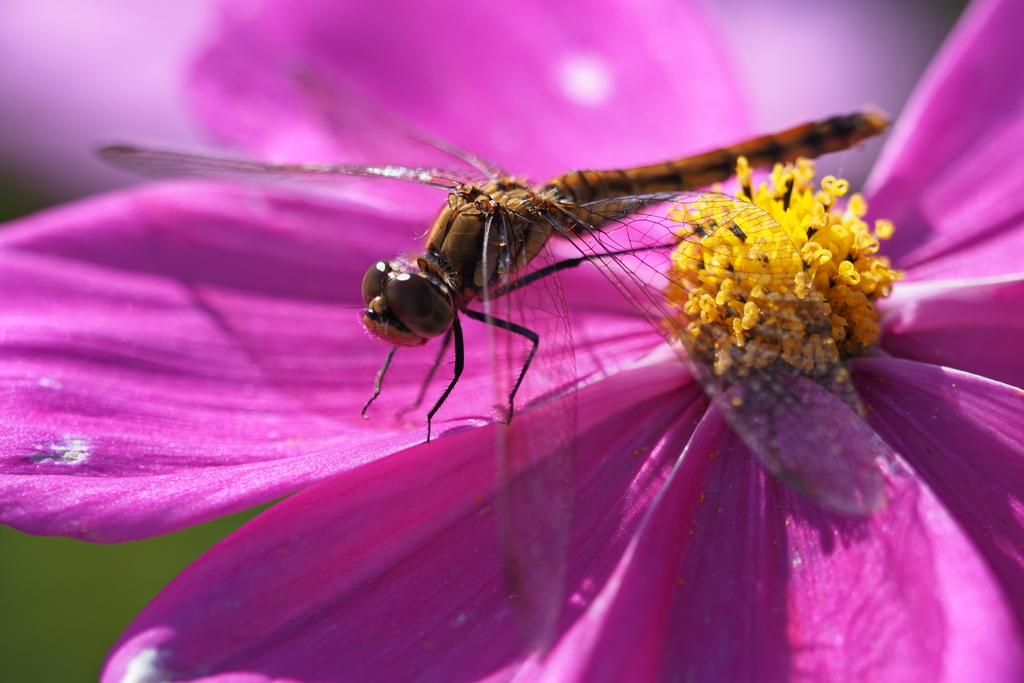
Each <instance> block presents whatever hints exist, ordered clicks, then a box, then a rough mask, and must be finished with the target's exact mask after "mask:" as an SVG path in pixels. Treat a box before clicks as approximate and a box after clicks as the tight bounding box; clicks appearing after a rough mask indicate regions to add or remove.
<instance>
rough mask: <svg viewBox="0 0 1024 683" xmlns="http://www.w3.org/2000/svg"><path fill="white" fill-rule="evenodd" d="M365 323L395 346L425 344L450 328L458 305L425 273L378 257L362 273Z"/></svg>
mask: <svg viewBox="0 0 1024 683" xmlns="http://www.w3.org/2000/svg"><path fill="white" fill-rule="evenodd" d="M363 303H365V304H366V311H365V312H364V313H363V324H364V325H365V326H366V329H367V330H369V331H370V333H371V334H373V335H374V336H376V337H379V338H381V339H383V340H384V341H386V342H388V343H389V344H394V345H395V346H422V345H423V344H426V343H427V340H429V339H431V338H433V337H439V336H441V335H442V334H444V333H445V332H447V331H448V328H450V327H451V326H452V320H454V319H455V306H454V304H453V303H452V299H451V296H449V295H448V294H446V293H445V292H444V290H442V289H441V287H439V286H438V285H437V284H436V283H434V282H432V281H431V280H430V279H429V278H428V277H427V274H426V273H422V272H419V273H407V272H405V271H403V270H401V269H396V268H395V267H394V266H393V265H392V263H391V262H390V261H378V262H377V263H375V264H373V265H372V266H370V269H369V270H367V271H366V275H364V276H363Z"/></svg>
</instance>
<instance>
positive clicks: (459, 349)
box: [427, 311, 473, 443]
mask: <svg viewBox="0 0 1024 683" xmlns="http://www.w3.org/2000/svg"><path fill="white" fill-rule="evenodd" d="M465 312H466V313H467V314H468V313H469V311H465ZM470 317H473V316H470ZM451 333H452V338H453V339H454V340H455V376H454V377H452V381H451V382H449V383H448V387H447V388H446V389H445V390H444V393H443V394H441V398H439V399H437V403H435V404H434V407H433V408H431V409H430V412H429V413H427V443H430V425H431V421H432V420H433V419H434V414H435V413H437V411H438V410H440V409H441V406H443V405H444V402H445V401H447V400H448V395H449V394H451V393H452V389H454V388H455V385H456V384H458V383H459V377H461V376H462V368H463V367H464V366H465V364H466V352H465V347H464V346H463V344H462V324H461V323H460V322H459V316H457V315H456V316H455V318H454V319H453V320H452V327H451ZM446 337H447V335H446ZM446 345H447V342H446ZM435 366H436V364H435ZM431 372H433V371H431Z"/></svg>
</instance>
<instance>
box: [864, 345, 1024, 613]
mask: <svg viewBox="0 0 1024 683" xmlns="http://www.w3.org/2000/svg"><path fill="white" fill-rule="evenodd" d="M854 367H855V369H856V372H857V374H856V379H857V383H858V386H859V387H860V388H861V390H862V392H863V395H864V400H865V401H866V402H867V403H868V404H869V405H870V406H871V407H872V408H873V409H874V410H873V412H872V414H871V422H872V425H873V426H874V427H875V428H876V429H877V430H878V432H879V434H881V435H882V437H883V438H884V439H885V440H886V441H887V442H888V443H889V444H890V445H892V446H893V447H894V448H896V449H897V450H898V451H899V452H900V453H901V454H902V455H903V457H905V458H906V461H907V462H908V463H909V464H910V466H911V467H913V468H914V470H915V471H916V472H917V474H918V475H919V476H920V477H921V479H923V480H924V481H925V482H927V484H928V486H929V487H930V488H931V489H932V490H933V491H934V492H935V495H936V496H937V497H938V498H939V499H940V500H941V501H942V503H943V505H944V506H945V508H946V509H947V510H949V511H950V513H951V514H952V515H953V516H954V517H955V519H956V521H957V523H958V524H959V526H960V527H961V528H963V530H964V532H965V533H966V534H967V535H968V536H969V537H970V539H971V541H972V542H973V544H974V545H975V547H976V548H977V549H978V551H979V552H980V553H981V555H982V556H983V557H984V558H985V560H986V562H987V564H988V565H989V566H990V567H991V568H992V571H993V573H994V574H995V576H996V577H997V578H998V580H999V582H1000V583H1001V584H1002V586H1003V593H1004V595H1005V599H1006V600H1007V603H1008V604H1009V606H1010V607H1011V608H1012V610H1013V612H1014V615H1015V616H1016V620H1017V622H1018V623H1024V553H1022V551H1021V543H1020V541H1021V538H1024V445H1022V444H1024V427H1022V425H1024V420H1022V417H1024V394H1022V392H1021V390H1020V389H1015V388H1013V387H1009V386H1007V385H1005V384H999V383H997V382H993V381H991V380H987V379H983V378H981V377H976V376H974V375H970V374H967V373H964V372H960V371H958V370H952V369H949V368H939V367H935V366H933V365H926V364H922V363H914V362H910V361H902V360H894V359H883V358H878V359H864V360H859V361H857V362H856V364H855V366H854Z"/></svg>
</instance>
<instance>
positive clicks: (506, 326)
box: [462, 259, 583, 424]
mask: <svg viewBox="0 0 1024 683" xmlns="http://www.w3.org/2000/svg"><path fill="white" fill-rule="evenodd" d="M581 260H583V259H581ZM562 263H565V261H562ZM552 265H558V264H557V263H556V264H552ZM571 267H572V266H566V268H571ZM552 272H554V271H552ZM509 291H511V290H509ZM462 312H463V313H465V314H466V315H468V316H469V317H470V318H473V319H474V320H479V321H480V322H482V323H486V324H488V325H494V326H495V327H500V328H501V329H503V330H508V331H509V332H513V333H515V334H518V335H521V336H523V337H526V339H527V340H528V341H529V342H530V353H528V354H527V355H526V362H525V363H523V368H522V370H520V371H519V377H517V378H516V383H515V385H513V387H512V391H510V392H509V394H508V418H507V419H506V420H504V422H505V424H508V423H509V422H511V421H512V412H513V406H514V403H513V401H514V400H515V397H516V392H517V391H519V385H520V384H522V383H523V378H524V377H526V371H527V370H529V369H530V363H532V362H533V357H534V356H535V355H537V347H538V346H540V337H539V336H538V335H537V333H536V332H534V331H533V330H531V329H528V328H526V327H523V326H522V325H517V324H515V323H514V322H510V321H508V320H502V319H501V318H495V317H494V316H493V315H488V314H487V313H480V312H478V311H472V310H469V309H468V308H467V309H463V311H462Z"/></svg>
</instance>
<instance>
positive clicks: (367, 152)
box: [292, 68, 508, 184]
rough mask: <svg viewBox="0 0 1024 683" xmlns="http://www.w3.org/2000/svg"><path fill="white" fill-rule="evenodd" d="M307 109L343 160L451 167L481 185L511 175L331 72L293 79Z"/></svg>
mask: <svg viewBox="0 0 1024 683" xmlns="http://www.w3.org/2000/svg"><path fill="white" fill-rule="evenodd" d="M292 82H293V84H294V86H295V87H296V88H297V89H298V90H299V91H300V92H301V93H302V95H303V97H302V101H303V102H304V103H305V104H306V105H307V107H308V111H307V114H308V115H307V118H306V120H308V121H312V122H314V123H315V124H318V125H319V126H320V127H321V128H322V129H323V130H325V131H326V132H327V133H328V137H329V138H330V139H331V140H332V141H333V140H338V141H342V142H343V144H342V145H341V149H340V150H339V151H340V152H342V153H343V154H344V157H342V158H343V159H344V160H345V161H355V162H359V163H361V164H366V165H378V164H382V163H386V162H387V161H388V160H390V159H402V160H404V161H405V162H406V163H407V164H409V165H415V166H420V167H423V168H453V169H458V172H459V174H460V175H462V176H463V177H465V178H467V179H471V180H472V181H474V182H476V183H479V184H483V183H485V182H486V181H488V180H491V179H494V178H497V177H499V176H507V175H508V174H507V173H506V172H504V171H503V170H502V169H501V168H499V167H498V166H497V165H496V164H493V163H490V162H488V161H486V160H484V159H481V158H480V157H479V156H477V155H476V154H473V153H472V152H468V151H466V150H464V149H461V148H459V147H458V146H456V145H454V144H453V143H451V142H449V141H448V140H445V139H443V138H441V137H439V136H437V135H434V134H433V133H431V132H429V131H427V130H424V129H422V128H420V127H418V126H416V125H415V124H414V123H413V122H411V121H409V120H407V119H405V118H403V117H401V116H399V115H398V114H397V113H395V112H394V111H392V110H388V109H385V108H383V107H381V106H379V105H377V104H375V103H374V102H373V101H372V100H371V99H370V98H368V97H363V96H360V95H359V94H358V93H356V92H355V91H354V90H353V88H351V87H349V86H347V85H344V84H340V83H339V82H338V81H337V80H335V79H333V78H332V77H331V76H330V75H329V74H326V73H322V72H317V71H315V70H312V69H308V68H307V69H305V70H303V71H301V72H297V73H296V74H295V75H294V76H293V79H292Z"/></svg>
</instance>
